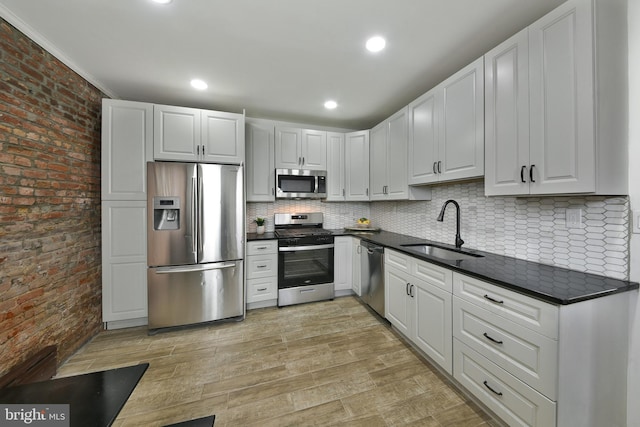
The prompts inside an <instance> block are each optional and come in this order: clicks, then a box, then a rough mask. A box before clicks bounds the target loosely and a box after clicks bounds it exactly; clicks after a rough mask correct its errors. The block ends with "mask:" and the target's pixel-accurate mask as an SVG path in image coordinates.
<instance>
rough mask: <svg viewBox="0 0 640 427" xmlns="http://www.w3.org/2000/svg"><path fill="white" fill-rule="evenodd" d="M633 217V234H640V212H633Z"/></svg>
mask: <svg viewBox="0 0 640 427" xmlns="http://www.w3.org/2000/svg"><path fill="white" fill-rule="evenodd" d="M631 215H632V217H631V226H632V227H633V228H632V233H633V234H638V233H640V211H631Z"/></svg>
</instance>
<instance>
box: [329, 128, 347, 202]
mask: <svg viewBox="0 0 640 427" xmlns="http://www.w3.org/2000/svg"><path fill="white" fill-rule="evenodd" d="M344 148H345V146H344V133H341V132H327V177H328V182H327V202H343V201H344V200H346V195H347V194H346V193H347V189H346V187H345V168H346V166H345V160H344Z"/></svg>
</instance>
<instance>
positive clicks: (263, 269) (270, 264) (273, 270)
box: [247, 253, 278, 279]
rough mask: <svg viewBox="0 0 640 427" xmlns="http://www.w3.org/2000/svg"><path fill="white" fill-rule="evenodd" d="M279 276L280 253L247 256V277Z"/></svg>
mask: <svg viewBox="0 0 640 427" xmlns="http://www.w3.org/2000/svg"><path fill="white" fill-rule="evenodd" d="M271 276H273V277H277V276H278V254H277V253H276V254H271V255H269V254H267V255H264V256H256V255H254V256H248V257H247V279H259V278H264V277H271Z"/></svg>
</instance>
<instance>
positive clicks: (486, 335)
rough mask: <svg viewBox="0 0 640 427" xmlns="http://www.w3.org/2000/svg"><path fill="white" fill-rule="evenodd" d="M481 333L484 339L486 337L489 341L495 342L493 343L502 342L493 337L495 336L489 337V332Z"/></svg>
mask: <svg viewBox="0 0 640 427" xmlns="http://www.w3.org/2000/svg"><path fill="white" fill-rule="evenodd" d="M482 335H484V337H485V338H486V339H488V340H489V341H491V342H493V343H495V344H504V343H503V342H502V341H498V340H497V339H495V338H491V336H489V334H487V333H486V332H485V333H484V334H482Z"/></svg>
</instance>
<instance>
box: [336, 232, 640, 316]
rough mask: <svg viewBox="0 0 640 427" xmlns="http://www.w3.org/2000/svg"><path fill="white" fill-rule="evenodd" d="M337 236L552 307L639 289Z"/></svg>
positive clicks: (534, 266)
mask: <svg viewBox="0 0 640 427" xmlns="http://www.w3.org/2000/svg"><path fill="white" fill-rule="evenodd" d="M332 231H333V232H334V235H336V236H354V237H359V238H360V239H363V240H366V241H369V242H373V243H376V244H379V245H381V246H385V247H387V248H390V249H393V250H396V251H399V252H403V253H406V254H407V255H411V256H413V257H416V258H420V259H423V260H426V261H429V262H431V263H433V264H437V265H441V266H443V267H447V268H450V269H451V270H453V271H458V272H460V273H463V274H466V275H468V276H473V277H476V278H478V279H482V280H486V281H488V282H491V283H494V284H496V285H498V286H502V287H504V288H507V289H511V290H513V291H516V292H519V293H522V294H526V295H530V296H532V297H534V298H537V299H540V300H543V301H547V302H550V303H553V304H561V305H567V304H573V303H576V302H580V301H585V300H589V299H593V298H599V297H603V296H606V295H610V294H614V293H619V292H626V291H630V290H634V289H638V283H636V282H630V281H627V280H619V279H613V278H610V277H605V276H599V275H596V274H589V273H583V272H580V271H575V270H569V269H567V268H561V267H554V266H551V265H546V264H540V263H537V262H532V261H526V260H522V259H517V258H512V257H507V256H502V255H496V254H492V253H489V252H483V251H478V250H473V249H470V248H465V247H463V250H464V251H465V252H471V253H474V254H478V255H482V257H481V258H474V259H465V260H459V261H447V260H443V259H440V258H435V257H432V256H430V255H423V254H418V253H416V252H413V251H410V250H408V249H407V248H405V247H403V246H402V245H407V244H414V243H431V244H434V245H437V246H441V247H445V248H450V249H455V247H454V246H453V245H447V244H443V243H440V242H433V241H430V240H426V239H419V238H416V237H412V236H406V235H403V234H397V233H390V232H387V231H380V232H353V231H345V230H332Z"/></svg>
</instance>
